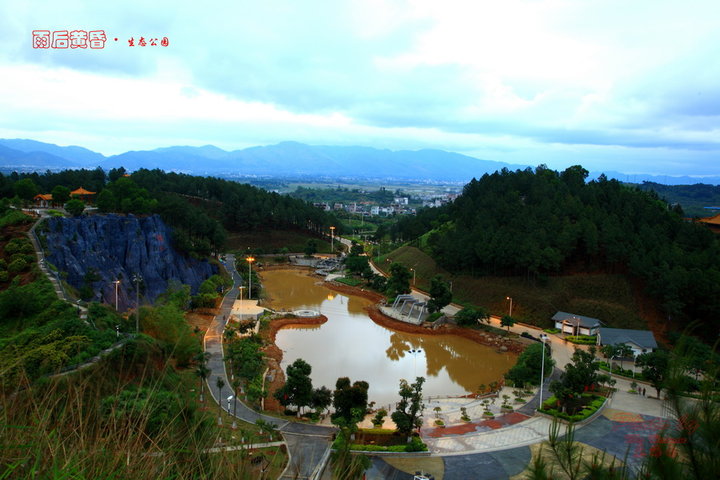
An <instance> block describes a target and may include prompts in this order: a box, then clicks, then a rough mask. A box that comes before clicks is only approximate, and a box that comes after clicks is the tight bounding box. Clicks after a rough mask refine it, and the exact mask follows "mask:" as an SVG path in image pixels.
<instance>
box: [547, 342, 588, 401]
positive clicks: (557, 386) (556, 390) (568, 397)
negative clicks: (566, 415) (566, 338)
mask: <svg viewBox="0 0 720 480" xmlns="http://www.w3.org/2000/svg"><path fill="white" fill-rule="evenodd" d="M595 352H596V351H595V347H590V349H589V350H588V351H585V350H581V349H579V348H576V349H575V352H574V353H573V356H572V363H568V364H567V365H565V372H564V373H563V374H562V375H561V376H560V380H554V381H553V382H552V383H551V384H550V391H551V392H552V393H553V394H554V395H555V396H556V397H557V398H558V400H559V401H560V404H561V405H562V407H563V409H566V410H569V411H570V413H575V410H576V408H577V407H578V405H579V402H578V399H579V398H580V396H581V394H582V393H583V392H584V391H586V390H588V389H590V388H592V387H593V386H594V385H596V384H598V371H599V369H600V363H599V362H598V361H597V360H596V358H595Z"/></svg>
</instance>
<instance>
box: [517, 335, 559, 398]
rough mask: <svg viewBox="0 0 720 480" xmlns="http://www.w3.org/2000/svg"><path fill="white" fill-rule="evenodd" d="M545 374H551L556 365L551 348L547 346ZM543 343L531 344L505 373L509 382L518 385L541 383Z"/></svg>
mask: <svg viewBox="0 0 720 480" xmlns="http://www.w3.org/2000/svg"><path fill="white" fill-rule="evenodd" d="M544 350H545V376H547V375H549V374H550V373H551V372H552V370H553V367H554V366H555V360H553V359H552V357H551V352H550V348H548V347H547V346H546V347H545V349H544ZM542 352H543V345H542V344H541V343H533V344H532V345H529V346H528V347H527V348H526V349H525V350H523V352H522V353H521V354H520V356H519V357H518V359H517V362H516V363H515V365H514V366H513V367H512V368H511V369H510V370H509V371H508V372H507V373H506V374H505V379H506V380H507V381H508V383H511V384H513V385H515V386H516V387H520V388H521V387H524V386H525V384H528V383H529V384H531V385H539V384H540V373H541V371H542Z"/></svg>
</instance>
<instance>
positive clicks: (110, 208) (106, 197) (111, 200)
mask: <svg viewBox="0 0 720 480" xmlns="http://www.w3.org/2000/svg"><path fill="white" fill-rule="evenodd" d="M96 205H97V208H98V210H100V212H102V213H109V212H114V211H115V210H117V200H116V199H115V194H113V193H112V191H111V190H109V189H107V188H106V189H104V190H103V191H102V192H100V193H99V194H98V196H97V202H96Z"/></svg>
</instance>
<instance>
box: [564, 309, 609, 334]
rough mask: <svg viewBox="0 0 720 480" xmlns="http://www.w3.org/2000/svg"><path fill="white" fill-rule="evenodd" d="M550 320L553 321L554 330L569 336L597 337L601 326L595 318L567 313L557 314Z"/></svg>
mask: <svg viewBox="0 0 720 480" xmlns="http://www.w3.org/2000/svg"><path fill="white" fill-rule="evenodd" d="M552 320H554V321H555V328H557V329H559V330H560V331H561V332H562V333H567V334H569V335H597V331H598V329H599V328H600V325H601V324H602V322H601V321H600V320H598V319H597V318H592V317H586V316H583V315H577V314H574V313H567V312H557V313H556V314H555V315H553V317H552Z"/></svg>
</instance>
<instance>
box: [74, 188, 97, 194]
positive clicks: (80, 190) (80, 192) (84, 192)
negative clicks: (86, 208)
mask: <svg viewBox="0 0 720 480" xmlns="http://www.w3.org/2000/svg"><path fill="white" fill-rule="evenodd" d="M95 193H96V192H91V191H90V190H85V189H84V188H83V187H80V188H78V189H77V190H73V191H72V192H70V195H95Z"/></svg>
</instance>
